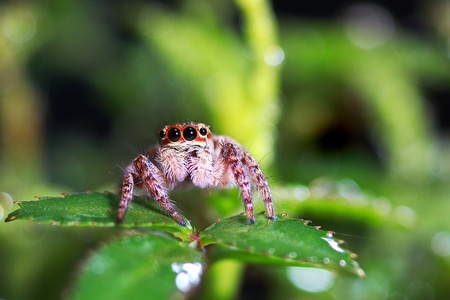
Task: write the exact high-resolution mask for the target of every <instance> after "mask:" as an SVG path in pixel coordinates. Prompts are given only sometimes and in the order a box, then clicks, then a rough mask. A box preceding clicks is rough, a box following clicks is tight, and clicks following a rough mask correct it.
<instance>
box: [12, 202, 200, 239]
mask: <svg viewBox="0 0 450 300" xmlns="http://www.w3.org/2000/svg"><path fill="white" fill-rule="evenodd" d="M17 204H18V205H19V207H20V208H19V209H18V210H16V211H13V212H12V213H10V214H9V215H8V217H7V218H6V220H5V222H10V221H13V220H30V221H36V222H39V223H43V224H52V225H62V226H101V227H112V226H116V223H115V220H116V212H117V208H118V205H119V196H118V195H115V194H111V193H79V194H68V195H64V196H63V197H42V198H39V200H37V201H20V202H17ZM119 226H122V227H150V228H155V229H162V230H164V231H168V232H175V233H183V234H185V235H190V234H191V232H192V228H191V226H190V224H188V225H187V226H185V227H183V226H180V225H178V224H177V223H176V222H175V221H174V220H173V219H172V218H170V217H169V216H168V215H167V214H165V213H163V212H162V211H161V209H160V208H159V206H158V205H157V204H156V203H155V202H154V201H153V200H151V199H149V200H147V199H145V198H141V197H134V199H133V201H132V202H131V203H130V205H129V207H128V211H127V215H126V217H125V220H124V221H123V222H122V223H121V224H120V225H119Z"/></svg>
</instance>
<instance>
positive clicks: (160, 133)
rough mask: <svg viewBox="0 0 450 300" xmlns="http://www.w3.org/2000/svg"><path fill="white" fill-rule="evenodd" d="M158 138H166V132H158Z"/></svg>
mask: <svg viewBox="0 0 450 300" xmlns="http://www.w3.org/2000/svg"><path fill="white" fill-rule="evenodd" d="M159 137H160V138H162V139H163V138H165V137H166V131H165V130H164V129H163V130H161V131H160V132H159Z"/></svg>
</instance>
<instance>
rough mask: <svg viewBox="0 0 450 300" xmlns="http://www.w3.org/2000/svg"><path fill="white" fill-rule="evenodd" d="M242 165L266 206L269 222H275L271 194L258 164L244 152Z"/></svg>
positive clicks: (275, 217)
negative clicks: (244, 166) (246, 169)
mask: <svg viewBox="0 0 450 300" xmlns="http://www.w3.org/2000/svg"><path fill="white" fill-rule="evenodd" d="M244 164H245V165H246V166H247V168H248V170H249V173H250V176H251V177H252V179H253V181H254V182H255V185H256V189H257V190H258V191H259V192H260V193H261V196H262V199H263V200H264V203H265V205H266V213H267V217H268V218H269V219H271V220H276V219H277V215H276V213H275V209H274V208H273V201H272V194H271V192H270V188H269V183H268V182H267V179H266V177H265V176H264V174H263V173H262V171H261V169H260V168H259V165H258V162H257V161H256V160H255V159H254V158H253V157H252V156H250V155H249V154H248V153H246V152H244Z"/></svg>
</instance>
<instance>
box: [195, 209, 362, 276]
mask: <svg viewBox="0 0 450 300" xmlns="http://www.w3.org/2000/svg"><path fill="white" fill-rule="evenodd" d="M307 223H308V222H305V221H303V220H300V219H292V218H286V217H281V218H279V219H278V220H276V221H269V220H268V219H267V218H266V217H265V215H264V214H258V215H257V218H256V222H255V224H253V225H249V224H248V221H247V218H246V217H245V216H244V215H238V216H235V217H231V218H228V219H225V220H223V221H220V222H217V223H215V224H213V225H211V226H210V227H208V228H207V229H205V231H203V232H202V233H201V235H200V237H201V241H202V245H203V246H207V245H210V244H219V245H220V247H219V249H218V251H217V252H216V255H217V256H218V257H219V258H231V257H232V258H236V259H240V260H243V261H247V262H252V263H265V264H267V263H268V264H278V265H290V266H295V265H297V266H314V267H321V268H326V269H335V270H347V271H349V272H352V273H355V274H356V275H358V276H360V277H364V271H363V270H362V269H361V268H360V267H359V265H358V263H357V262H356V261H355V260H354V257H355V255H354V254H352V253H351V252H350V251H348V250H345V249H343V248H341V242H340V241H339V240H336V239H335V238H333V234H332V233H331V232H327V231H323V230H320V229H318V228H316V227H314V226H309V225H307Z"/></svg>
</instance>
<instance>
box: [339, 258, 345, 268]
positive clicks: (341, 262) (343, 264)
mask: <svg viewBox="0 0 450 300" xmlns="http://www.w3.org/2000/svg"><path fill="white" fill-rule="evenodd" d="M339 265H340V266H341V267H345V266H346V265H347V262H346V261H345V260H343V259H341V260H340V261H339Z"/></svg>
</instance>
